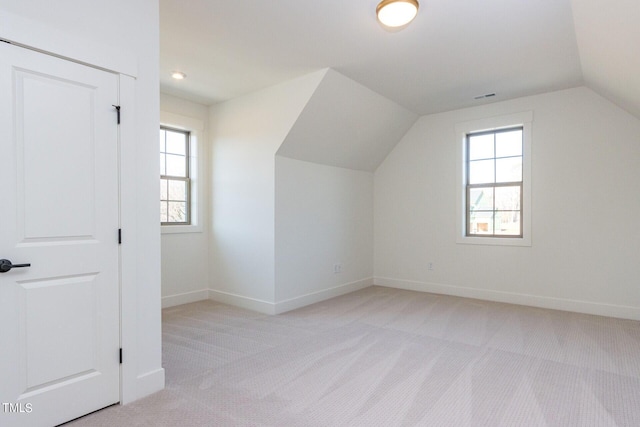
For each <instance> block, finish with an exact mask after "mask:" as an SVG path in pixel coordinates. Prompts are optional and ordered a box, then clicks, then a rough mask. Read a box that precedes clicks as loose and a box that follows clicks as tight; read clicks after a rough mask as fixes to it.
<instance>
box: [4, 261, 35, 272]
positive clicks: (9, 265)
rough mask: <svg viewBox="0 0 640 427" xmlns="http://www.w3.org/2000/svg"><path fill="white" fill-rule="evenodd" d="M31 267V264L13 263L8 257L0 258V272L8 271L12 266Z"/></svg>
mask: <svg viewBox="0 0 640 427" xmlns="http://www.w3.org/2000/svg"><path fill="white" fill-rule="evenodd" d="M23 267H31V264H11V261H9V260H8V259H0V273H6V272H7V271H9V270H11V269H12V268H23Z"/></svg>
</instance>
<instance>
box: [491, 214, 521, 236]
mask: <svg viewBox="0 0 640 427" xmlns="http://www.w3.org/2000/svg"><path fill="white" fill-rule="evenodd" d="M496 234H499V235H501V236H519V235H520V211H513V212H496Z"/></svg>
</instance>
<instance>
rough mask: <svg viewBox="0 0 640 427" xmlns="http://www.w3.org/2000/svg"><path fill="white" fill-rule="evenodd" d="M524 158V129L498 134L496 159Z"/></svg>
mask: <svg viewBox="0 0 640 427" xmlns="http://www.w3.org/2000/svg"><path fill="white" fill-rule="evenodd" d="M510 156H522V129H518V130H514V131H511V132H500V133H497V134H496V157H510Z"/></svg>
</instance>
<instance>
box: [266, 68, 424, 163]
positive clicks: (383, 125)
mask: <svg viewBox="0 0 640 427" xmlns="http://www.w3.org/2000/svg"><path fill="white" fill-rule="evenodd" d="M417 118H418V116H417V115H416V114H415V113H412V112H411V111H409V110H407V109H405V108H403V107H401V106H399V105H398V104H396V103H395V102H393V101H390V100H389V99H387V98H385V97H383V96H382V95H379V94H377V93H375V92H373V91H372V90H371V89H368V88H366V87H364V86H362V85H361V84H359V83H357V82H355V81H353V80H351V79H349V78H347V77H345V76H343V75H342V74H340V73H338V72H336V71H334V70H331V69H329V70H327V72H326V74H325V76H324V78H323V79H322V82H320V84H319V85H318V87H317V89H316V90H315V92H314V93H313V95H312V96H311V99H310V100H309V102H307V104H306V106H305V108H304V109H303V110H302V113H301V114H300V116H299V117H298V119H297V120H296V122H295V124H294V125H293V127H292V128H291V130H290V131H289V133H288V134H287V137H286V138H285V140H284V142H283V143H282V145H281V146H280V148H279V150H278V152H277V154H278V155H281V156H284V157H289V158H293V159H297V160H304V161H308V162H313V163H320V164H325V165H329V166H336V167H342V168H347V169H355V170H363V171H369V172H373V171H375V169H376V168H377V167H378V166H379V165H380V163H381V162H382V160H384V158H385V157H387V154H389V152H390V151H391V150H392V149H393V147H394V146H395V145H396V143H397V142H398V141H399V140H400V138H402V136H403V135H404V134H405V133H406V132H407V130H409V128H410V127H411V126H412V125H413V123H414V122H415V121H416V120H417Z"/></svg>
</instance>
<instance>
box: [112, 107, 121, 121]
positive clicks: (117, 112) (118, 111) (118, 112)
mask: <svg viewBox="0 0 640 427" xmlns="http://www.w3.org/2000/svg"><path fill="white" fill-rule="evenodd" d="M113 107H114V108H115V109H116V114H117V115H118V124H120V106H119V105H114V106H113Z"/></svg>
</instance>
